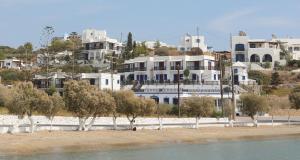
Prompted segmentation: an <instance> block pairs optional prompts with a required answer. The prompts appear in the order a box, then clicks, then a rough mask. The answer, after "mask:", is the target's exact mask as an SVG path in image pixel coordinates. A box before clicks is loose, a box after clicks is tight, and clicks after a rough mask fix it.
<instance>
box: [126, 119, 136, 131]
mask: <svg viewBox="0 0 300 160" xmlns="http://www.w3.org/2000/svg"><path fill="white" fill-rule="evenodd" d="M127 119H128V121H129V123H130V126H129V129H130V130H133V123H134V120H135V117H132V119H130V118H129V117H128V116H127Z"/></svg>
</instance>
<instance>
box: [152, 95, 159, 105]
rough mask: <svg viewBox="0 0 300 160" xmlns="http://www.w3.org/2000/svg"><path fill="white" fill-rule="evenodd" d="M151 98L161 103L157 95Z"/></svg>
mask: <svg viewBox="0 0 300 160" xmlns="http://www.w3.org/2000/svg"><path fill="white" fill-rule="evenodd" d="M150 98H151V99H153V100H155V102H156V103H157V104H158V103H159V97H157V96H151V97H150Z"/></svg>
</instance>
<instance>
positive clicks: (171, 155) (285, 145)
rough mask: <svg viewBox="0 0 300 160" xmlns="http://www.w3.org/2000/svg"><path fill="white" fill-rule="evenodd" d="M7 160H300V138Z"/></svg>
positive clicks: (47, 155) (9, 159) (35, 156)
mask: <svg viewBox="0 0 300 160" xmlns="http://www.w3.org/2000/svg"><path fill="white" fill-rule="evenodd" d="M0 159H8V160H97V159H99V160H193V159H195V160H300V138H285V139H274V140H253V141H252V140H251V141H250V140H242V141H231V142H228V141H227V142H212V143H208V144H172V145H163V146H156V147H149V148H138V149H122V150H112V151H99V152H85V153H80V152H77V153H55V154H54V153H52V154H42V155H32V156H25V157H24V156H23V157H20V156H10V157H4V156H0Z"/></svg>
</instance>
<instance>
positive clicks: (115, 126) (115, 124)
mask: <svg viewBox="0 0 300 160" xmlns="http://www.w3.org/2000/svg"><path fill="white" fill-rule="evenodd" d="M113 125H114V130H117V127H118V126H117V117H116V116H113Z"/></svg>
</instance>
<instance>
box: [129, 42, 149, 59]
mask: <svg viewBox="0 0 300 160" xmlns="http://www.w3.org/2000/svg"><path fill="white" fill-rule="evenodd" d="M132 54H133V57H131V58H134V57H138V56H140V55H147V54H148V50H147V47H146V45H145V42H143V43H142V44H139V45H136V47H134V49H133V52H132Z"/></svg>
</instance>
